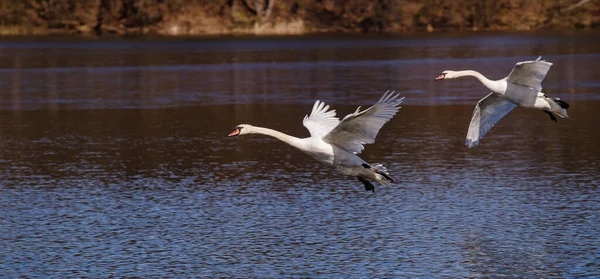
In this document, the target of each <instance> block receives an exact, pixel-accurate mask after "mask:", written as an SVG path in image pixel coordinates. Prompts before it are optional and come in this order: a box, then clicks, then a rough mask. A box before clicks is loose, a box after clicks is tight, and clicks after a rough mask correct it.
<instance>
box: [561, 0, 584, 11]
mask: <svg viewBox="0 0 600 279" xmlns="http://www.w3.org/2000/svg"><path fill="white" fill-rule="evenodd" d="M590 1H591V0H581V1H579V2H577V3H575V4H573V5H571V6H568V7H566V8H564V9H562V10H560V11H561V12H568V11H570V10H573V9H576V8H579V7H581V6H583V4H585V3H587V2H590Z"/></svg>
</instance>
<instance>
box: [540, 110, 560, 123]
mask: <svg viewBox="0 0 600 279" xmlns="http://www.w3.org/2000/svg"><path fill="white" fill-rule="evenodd" d="M543 112H545V113H546V114H547V115H550V120H552V121H554V122H557V121H556V117H555V116H554V114H552V113H551V112H549V111H547V110H543Z"/></svg>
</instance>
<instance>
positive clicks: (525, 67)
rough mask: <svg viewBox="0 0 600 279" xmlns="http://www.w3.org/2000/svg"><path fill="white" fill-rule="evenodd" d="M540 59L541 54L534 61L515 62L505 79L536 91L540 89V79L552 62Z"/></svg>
mask: <svg viewBox="0 0 600 279" xmlns="http://www.w3.org/2000/svg"><path fill="white" fill-rule="evenodd" d="M540 59H542V57H541V56H540V57H538V58H537V59H536V60H534V61H523V62H519V63H517V64H516V65H515V67H514V68H513V69H512V71H511V72H510V74H508V77H506V79H507V81H509V82H512V83H514V84H518V85H523V86H528V87H531V88H533V89H535V90H537V91H538V92H539V91H542V81H543V80H544V78H545V77H546V74H547V73H548V71H549V70H550V67H551V66H552V63H550V62H547V61H544V60H540Z"/></svg>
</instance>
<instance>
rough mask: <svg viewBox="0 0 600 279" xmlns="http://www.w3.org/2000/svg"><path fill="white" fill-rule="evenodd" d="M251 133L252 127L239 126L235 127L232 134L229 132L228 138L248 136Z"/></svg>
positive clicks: (246, 125)
mask: <svg viewBox="0 0 600 279" xmlns="http://www.w3.org/2000/svg"><path fill="white" fill-rule="evenodd" d="M251 131H252V125H248V124H240V125H237V126H236V127H235V130H233V132H231V133H230V134H229V135H228V137H235V136H241V135H246V134H250V133H251Z"/></svg>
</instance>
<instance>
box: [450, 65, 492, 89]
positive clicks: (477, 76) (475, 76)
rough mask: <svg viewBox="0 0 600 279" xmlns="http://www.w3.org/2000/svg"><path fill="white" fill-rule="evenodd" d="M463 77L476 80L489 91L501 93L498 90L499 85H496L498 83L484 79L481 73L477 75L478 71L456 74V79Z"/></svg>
mask: <svg viewBox="0 0 600 279" xmlns="http://www.w3.org/2000/svg"><path fill="white" fill-rule="evenodd" d="M464 76H471V77H474V78H476V79H478V80H479V81H480V82H481V83H483V85H484V86H485V87H487V88H488V89H489V90H491V91H494V92H498V91H501V90H500V88H499V85H498V84H497V83H498V81H497V80H490V79H488V78H486V77H485V76H484V75H482V74H481V73H479V72H478V71H473V70H466V71H458V72H456V77H464ZM498 93H500V92H498Z"/></svg>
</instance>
